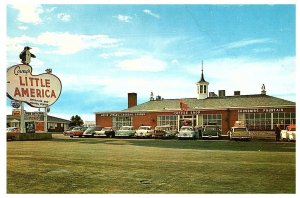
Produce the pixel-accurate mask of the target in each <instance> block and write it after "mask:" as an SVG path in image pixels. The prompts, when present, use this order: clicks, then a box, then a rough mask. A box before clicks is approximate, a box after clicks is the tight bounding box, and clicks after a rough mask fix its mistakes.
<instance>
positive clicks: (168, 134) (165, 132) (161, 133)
mask: <svg viewBox="0 0 300 198" xmlns="http://www.w3.org/2000/svg"><path fill="white" fill-rule="evenodd" d="M176 134H177V131H176V130H175V129H173V128H172V127H171V125H163V126H156V127H155V128H154V133H153V135H152V137H154V138H173V137H175V135H176Z"/></svg>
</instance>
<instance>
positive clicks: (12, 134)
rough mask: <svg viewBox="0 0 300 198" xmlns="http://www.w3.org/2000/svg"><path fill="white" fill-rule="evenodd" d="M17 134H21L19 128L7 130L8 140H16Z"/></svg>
mask: <svg viewBox="0 0 300 198" xmlns="http://www.w3.org/2000/svg"><path fill="white" fill-rule="evenodd" d="M16 133H20V129H19V128H18V127H8V128H6V140H15V139H16Z"/></svg>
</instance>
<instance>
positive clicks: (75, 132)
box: [63, 127, 87, 138]
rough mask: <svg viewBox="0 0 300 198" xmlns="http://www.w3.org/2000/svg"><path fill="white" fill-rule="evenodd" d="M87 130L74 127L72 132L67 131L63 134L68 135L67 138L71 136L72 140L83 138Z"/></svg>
mask: <svg viewBox="0 0 300 198" xmlns="http://www.w3.org/2000/svg"><path fill="white" fill-rule="evenodd" d="M86 129H87V127H74V128H73V129H72V130H70V131H65V132H64V133H63V134H64V135H66V136H70V137H71V138H73V137H74V136H77V137H82V136H83V132H84V131H85V130H86Z"/></svg>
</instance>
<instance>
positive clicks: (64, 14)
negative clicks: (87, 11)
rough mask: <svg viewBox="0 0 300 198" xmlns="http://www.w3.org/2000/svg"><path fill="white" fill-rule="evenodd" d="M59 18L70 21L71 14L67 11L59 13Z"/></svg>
mask: <svg viewBox="0 0 300 198" xmlns="http://www.w3.org/2000/svg"><path fill="white" fill-rule="evenodd" d="M57 18H58V19H60V20H61V21H63V22H69V21H70V20H71V15H69V14H66V13H59V14H57Z"/></svg>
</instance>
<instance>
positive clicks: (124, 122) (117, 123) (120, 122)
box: [112, 116, 132, 129]
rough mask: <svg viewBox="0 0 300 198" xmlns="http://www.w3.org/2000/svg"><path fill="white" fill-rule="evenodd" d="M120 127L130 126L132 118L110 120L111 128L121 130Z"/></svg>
mask: <svg viewBox="0 0 300 198" xmlns="http://www.w3.org/2000/svg"><path fill="white" fill-rule="evenodd" d="M121 126H132V117H128V116H117V117H113V118H112V127H114V128H117V129H119V128H121Z"/></svg>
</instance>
